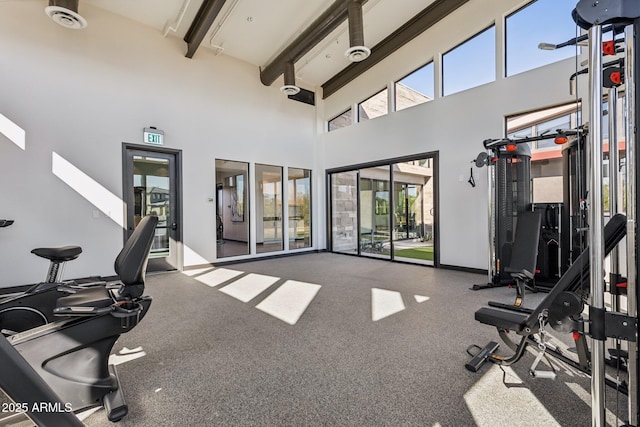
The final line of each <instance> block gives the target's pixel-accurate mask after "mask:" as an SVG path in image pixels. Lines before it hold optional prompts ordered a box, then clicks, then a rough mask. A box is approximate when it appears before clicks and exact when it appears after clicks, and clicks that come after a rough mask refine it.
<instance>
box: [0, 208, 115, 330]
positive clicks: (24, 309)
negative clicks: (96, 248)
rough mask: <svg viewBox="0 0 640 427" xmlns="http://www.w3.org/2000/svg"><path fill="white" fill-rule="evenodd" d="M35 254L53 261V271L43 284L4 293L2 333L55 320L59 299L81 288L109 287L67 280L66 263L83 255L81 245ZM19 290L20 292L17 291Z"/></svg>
mask: <svg viewBox="0 0 640 427" xmlns="http://www.w3.org/2000/svg"><path fill="white" fill-rule="evenodd" d="M13 222H14V221H13V220H0V227H7V226H9V225H11V224H13ZM31 253H32V254H34V255H36V256H39V257H41V258H44V259H47V260H49V268H48V271H47V275H46V277H45V280H44V281H43V282H40V283H37V284H35V285H31V286H28V287H26V289H25V287H24V286H18V287H11V288H6V289H2V290H0V330H1V331H2V333H3V335H11V334H14V333H17V332H22V331H26V330H29V329H32V328H35V327H37V326H41V325H44V324H46V323H50V322H53V321H55V320H56V319H55V316H54V315H53V309H54V308H55V304H56V301H57V300H58V298H60V297H63V296H66V295H68V294H69V293H73V292H75V291H76V290H77V288H78V287H89V286H97V285H99V286H106V285H107V282H106V281H105V280H103V279H101V278H99V277H91V278H87V279H84V280H75V281H74V280H71V281H63V280H62V277H63V272H64V266H65V263H66V262H68V261H72V260H74V259H76V258H78V257H79V256H80V254H81V253H82V248H81V247H80V246H75V245H73V246H63V247H57V248H36V249H33V250H32V251H31ZM16 289H18V290H16Z"/></svg>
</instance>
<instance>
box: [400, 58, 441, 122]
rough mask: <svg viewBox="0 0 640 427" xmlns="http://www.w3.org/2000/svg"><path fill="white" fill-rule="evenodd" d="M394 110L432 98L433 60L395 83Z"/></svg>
mask: <svg viewBox="0 0 640 427" xmlns="http://www.w3.org/2000/svg"><path fill="white" fill-rule="evenodd" d="M395 89H396V90H395V92H396V95H395V96H396V111H400V110H404V109H405V108H409V107H413V106H414V105H418V104H423V103H425V102H428V101H431V100H433V92H434V90H433V89H434V80H433V62H429V63H428V64H427V65H425V66H423V67H421V68H419V69H417V70H416V71H414V72H412V73H411V74H409V75H408V76H406V77H404V78H402V79H401V80H400V81H397V82H396V83H395Z"/></svg>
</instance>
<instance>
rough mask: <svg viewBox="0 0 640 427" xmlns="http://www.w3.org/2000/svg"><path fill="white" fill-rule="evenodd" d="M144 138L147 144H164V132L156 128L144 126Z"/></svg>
mask: <svg viewBox="0 0 640 427" xmlns="http://www.w3.org/2000/svg"><path fill="white" fill-rule="evenodd" d="M142 140H143V141H144V142H145V143H147V144H153V145H163V144H164V132H163V131H161V130H158V129H156V128H144V131H143V132H142Z"/></svg>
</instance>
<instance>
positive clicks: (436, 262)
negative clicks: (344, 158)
mask: <svg viewBox="0 0 640 427" xmlns="http://www.w3.org/2000/svg"><path fill="white" fill-rule="evenodd" d="M425 158H429V159H431V160H432V161H433V167H432V168H433V180H434V181H433V203H434V207H433V235H434V236H433V248H434V254H433V255H434V258H433V267H435V268H438V267H439V266H440V152H439V151H438V150H436V151H428V152H426V153H420V154H412V155H408V156H401V157H392V158H389V159H383V160H376V161H372V162H366V163H358V164H353V165H348V166H341V167H336V168H330V169H326V170H325V186H326V189H327V191H326V192H325V198H326V203H325V214H326V224H327V227H326V230H325V232H326V239H327V240H326V241H327V249H328V250H329V251H330V252H333V236H332V230H333V224H332V222H333V217H332V206H331V175H332V174H334V173H339V172H354V171H355V172H356V173H357V181H356V182H357V190H356V191H357V204H358V211H359V209H360V169H366V168H371V167H376V166H385V165H392V164H394V163H402V162H409V161H413V160H420V159H425ZM392 184H393V168H390V184H389V185H390V186H391V189H392ZM390 203H393V191H391V195H390ZM356 220H357V224H358V225H357V226H358V236H359V235H360V213H359V212H358V213H357V215H356ZM392 245H393V242H392ZM336 253H343V252H336ZM360 255H361V254H360V244H359V242H358V253H357V256H360ZM376 259H381V260H386V259H385V258H376ZM389 260H390V261H392V262H406V261H399V260H396V259H395V255H394V251H393V246H392V251H391V257H390V259H389ZM414 265H426V264H418V263H416V264H414Z"/></svg>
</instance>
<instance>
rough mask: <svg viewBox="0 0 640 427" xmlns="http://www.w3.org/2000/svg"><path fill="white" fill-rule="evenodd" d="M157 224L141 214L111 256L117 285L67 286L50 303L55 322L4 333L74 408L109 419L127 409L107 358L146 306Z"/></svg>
mask: <svg viewBox="0 0 640 427" xmlns="http://www.w3.org/2000/svg"><path fill="white" fill-rule="evenodd" d="M157 222H158V217H156V216H147V217H145V218H143V219H142V221H141V222H140V224H139V225H138V226H137V227H136V229H135V230H134V232H133V234H132V235H131V237H129V239H128V240H127V242H126V243H125V245H124V247H123V249H122V251H120V253H119V254H118V256H117V257H116V259H115V263H114V268H115V271H116V273H117V274H118V276H119V278H120V281H119V283H118V284H117V285H116V284H114V285H112V286H89V287H75V288H72V290H71V291H69V292H68V293H65V296H62V297H60V298H58V299H57V300H56V301H55V303H53V304H52V314H53V316H55V317H56V320H55V321H53V322H50V323H47V324H44V325H42V326H39V327H36V328H33V329H30V330H26V331H24V332H20V333H14V334H10V335H9V336H8V337H7V341H8V342H9V343H10V344H11V345H12V346H13V347H14V348H15V349H16V350H17V351H18V352H19V353H20V354H21V356H22V357H23V358H24V359H25V360H26V361H27V362H28V363H29V364H30V365H31V367H32V368H33V370H34V371H35V372H36V373H37V374H38V375H39V376H40V377H42V379H43V380H44V381H45V382H46V383H47V384H48V385H49V386H50V387H51V389H52V390H53V391H54V392H55V393H56V394H57V395H58V396H59V398H60V400H61V401H62V402H64V403H65V404H69V405H70V407H71V410H72V411H73V412H78V411H82V410H85V409H88V408H91V407H95V406H104V407H105V410H106V413H107V418H108V419H109V420H110V421H113V422H115V421H119V420H120V419H122V418H123V417H124V416H125V415H126V414H127V412H128V408H127V405H126V402H125V400H124V395H123V393H122V390H121V388H120V381H119V378H118V375H117V372H116V369H115V366H113V365H109V362H108V361H109V355H110V354H111V351H112V348H113V346H114V344H115V342H116V341H117V340H118V338H119V336H120V334H122V333H126V332H128V331H130V330H131V329H133V328H134V327H135V326H136V325H137V324H138V323H139V322H140V321H141V320H142V319H143V318H144V316H145V315H146V313H147V312H148V310H149V307H150V305H151V297H148V296H144V295H143V293H144V284H145V271H146V267H147V262H148V258H149V252H150V250H151V245H152V243H153V238H154V234H155V228H156V225H157ZM53 295H56V292H51V295H50V296H49V298H51V299H53Z"/></svg>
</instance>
